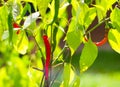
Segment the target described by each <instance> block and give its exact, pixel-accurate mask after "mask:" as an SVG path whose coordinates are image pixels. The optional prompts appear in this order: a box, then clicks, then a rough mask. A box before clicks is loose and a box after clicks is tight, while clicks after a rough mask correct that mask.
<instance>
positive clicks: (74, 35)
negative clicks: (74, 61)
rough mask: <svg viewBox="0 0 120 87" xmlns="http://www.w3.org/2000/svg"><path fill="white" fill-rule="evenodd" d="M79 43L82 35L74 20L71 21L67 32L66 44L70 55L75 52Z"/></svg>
mask: <svg viewBox="0 0 120 87" xmlns="http://www.w3.org/2000/svg"><path fill="white" fill-rule="evenodd" d="M81 42H82V33H81V30H80V29H79V24H77V23H76V20H75V19H72V21H71V23H70V25H69V28H68V32H67V43H68V45H69V47H70V49H71V52H72V54H73V53H74V52H75V51H76V49H77V48H78V47H79V45H80V43H81Z"/></svg>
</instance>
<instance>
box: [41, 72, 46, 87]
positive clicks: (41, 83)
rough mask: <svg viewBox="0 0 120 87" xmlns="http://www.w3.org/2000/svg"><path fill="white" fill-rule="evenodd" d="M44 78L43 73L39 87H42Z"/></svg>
mask: <svg viewBox="0 0 120 87" xmlns="http://www.w3.org/2000/svg"><path fill="white" fill-rule="evenodd" d="M44 77H45V73H43V76H42V80H41V83H40V87H43V86H42V85H43V80H44Z"/></svg>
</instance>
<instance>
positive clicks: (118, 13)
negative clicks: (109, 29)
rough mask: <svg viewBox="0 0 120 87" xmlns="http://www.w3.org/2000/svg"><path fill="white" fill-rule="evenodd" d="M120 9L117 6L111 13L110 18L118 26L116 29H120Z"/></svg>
mask: <svg viewBox="0 0 120 87" xmlns="http://www.w3.org/2000/svg"><path fill="white" fill-rule="evenodd" d="M119 16H120V9H119V8H117V7H116V8H115V9H114V10H113V11H112V13H111V15H110V19H111V21H112V24H113V26H115V27H116V29H118V31H120V17H119Z"/></svg>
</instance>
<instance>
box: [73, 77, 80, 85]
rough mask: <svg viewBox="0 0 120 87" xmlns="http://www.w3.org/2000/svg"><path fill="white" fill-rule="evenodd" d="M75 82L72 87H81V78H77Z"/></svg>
mask: <svg viewBox="0 0 120 87" xmlns="http://www.w3.org/2000/svg"><path fill="white" fill-rule="evenodd" d="M75 77H76V78H75V81H74V84H73V86H72V87H80V76H75Z"/></svg>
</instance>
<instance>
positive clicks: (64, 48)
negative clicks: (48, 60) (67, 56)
mask: <svg viewBox="0 0 120 87" xmlns="http://www.w3.org/2000/svg"><path fill="white" fill-rule="evenodd" d="M67 47H68V46H67V45H65V46H64V47H63V49H62V51H61V52H60V54H59V55H58V56H57V58H56V59H55V60H54V61H53V63H52V64H54V63H55V61H56V60H57V59H58V58H59V57H60V56H61V55H62V54H63V52H64V51H65V50H66V48H67Z"/></svg>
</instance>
